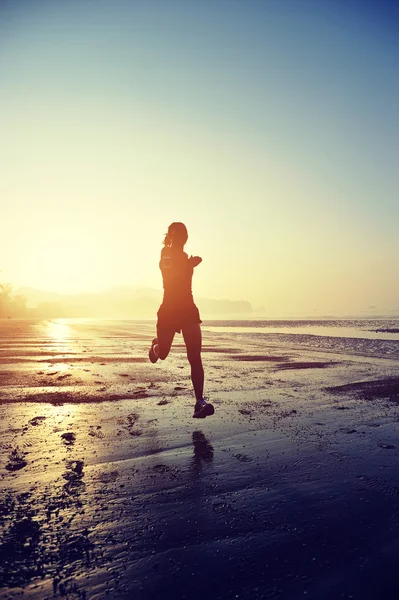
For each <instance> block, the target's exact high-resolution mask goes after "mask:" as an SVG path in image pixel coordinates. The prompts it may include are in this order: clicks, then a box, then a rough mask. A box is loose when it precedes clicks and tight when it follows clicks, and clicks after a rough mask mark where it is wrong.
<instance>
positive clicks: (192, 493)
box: [0, 321, 399, 600]
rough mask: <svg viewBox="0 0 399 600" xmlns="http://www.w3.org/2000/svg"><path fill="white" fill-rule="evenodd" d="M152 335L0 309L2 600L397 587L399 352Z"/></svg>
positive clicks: (297, 593) (213, 335) (304, 593)
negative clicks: (201, 390)
mask: <svg viewBox="0 0 399 600" xmlns="http://www.w3.org/2000/svg"><path fill="white" fill-rule="evenodd" d="M153 332H154V325H153V324H151V323H138V322H136V323H135V322H132V321H130V322H129V321H125V322H122V321H121V322H112V321H107V322H105V321H104V322H85V321H81V322H77V321H74V322H72V323H70V324H68V322H62V321H59V322H51V321H47V322H46V321H41V322H30V321H0V418H1V421H0V431H1V435H0V444H1V457H0V477H1V487H0V535H1V541H0V543H1V546H0V598H20V597H24V598H32V599H40V600H42V599H45V598H54V597H63V598H71V599H75V598H76V599H101V598H117V599H130V598H134V599H150V598H151V599H153V598H162V599H163V600H164V599H166V598H175V599H179V598H182V599H183V598H187V599H190V600H193V599H197V598H198V599H200V598H201V599H203V598H204V597H205V598H208V599H217V598H220V599H222V600H223V599H230V598H248V599H261V598H262V599H263V598H265V599H267V600H274V599H276V600H277V599H296V598H307V599H312V600H319V599H321V598H323V599H327V600H336V599H337V598H347V599H349V598H359V599H360V598H361V599H377V598H378V599H379V598H396V596H397V576H396V575H397V567H398V566H399V536H398V533H399V531H398V526H399V510H398V503H399V468H398V455H399V407H398V403H399V377H398V367H399V355H398V354H395V348H394V346H392V352H390V353H389V354H387V356H384V354H380V355H378V356H376V355H373V354H371V353H370V352H369V351H368V349H367V346H366V345H365V343H363V341H362V340H360V342H359V340H357V341H356V340H354V341H353V343H352V344H351V343H350V342H349V341H348V340H346V341H345V342H343V343H342V344H341V345H340V346H339V348H338V350H337V347H334V348H333V347H332V346H331V344H330V342H329V341H328V340H326V341H325V342H323V339H322V338H320V340H318V342H317V344H315V343H314V344H313V345H310V344H309V340H307V339H305V338H304V339H303V340H301V339H300V336H296V337H295V336H292V337H290V336H289V335H287V336H280V337H279V336H261V335H260V336H256V335H252V336H251V335H247V334H245V333H242V334H234V333H231V332H226V333H223V332H215V331H206V327H204V340H203V341H204V352H203V359H204V367H205V375H206V392H207V394H208V396H209V399H210V401H212V403H213V404H214V406H215V410H216V412H215V415H214V416H212V417H208V418H206V419H201V420H194V419H193V418H192V412H193V404H194V402H193V394H192V389H191V382H190V378H189V367H188V364H187V360H186V358H185V351H184V346H183V345H182V338H181V336H176V339H175V345H174V347H173V349H172V352H171V355H170V357H169V358H168V359H167V361H165V362H160V361H159V362H158V363H157V364H156V365H152V364H151V363H149V361H148V359H147V349H148V346H149V343H150V341H151V339H152V337H153ZM388 343H389V342H388Z"/></svg>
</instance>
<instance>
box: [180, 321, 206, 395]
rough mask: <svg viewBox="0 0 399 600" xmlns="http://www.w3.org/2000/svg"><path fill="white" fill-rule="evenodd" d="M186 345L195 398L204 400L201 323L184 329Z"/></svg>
mask: <svg viewBox="0 0 399 600" xmlns="http://www.w3.org/2000/svg"><path fill="white" fill-rule="evenodd" d="M182 333H183V338H184V343H185V344H186V349H187V358H188V361H189V363H190V366H191V381H192V382H193V387H194V392H195V397H196V399H197V400H200V399H201V398H202V395H203V393H204V368H203V366H202V359H201V344H202V334H201V327H200V324H199V323H195V325H189V326H188V327H183V329H182Z"/></svg>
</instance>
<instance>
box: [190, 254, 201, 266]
mask: <svg viewBox="0 0 399 600" xmlns="http://www.w3.org/2000/svg"><path fill="white" fill-rule="evenodd" d="M188 260H189V262H190V264H191V266H192V267H197V266H198V265H199V264H200V263H202V258H201V257H200V256H190V258H189V259H188Z"/></svg>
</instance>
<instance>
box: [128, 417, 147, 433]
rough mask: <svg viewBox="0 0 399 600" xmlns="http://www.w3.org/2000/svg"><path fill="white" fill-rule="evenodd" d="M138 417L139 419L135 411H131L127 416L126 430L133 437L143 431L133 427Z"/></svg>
mask: <svg viewBox="0 0 399 600" xmlns="http://www.w3.org/2000/svg"><path fill="white" fill-rule="evenodd" d="M139 419H140V415H138V414H137V413H131V414H130V415H128V416H127V422H128V426H127V430H128V432H129V434H130V435H132V436H134V437H136V436H139V435H142V433H143V432H142V430H141V429H138V428H137V427H134V426H135V424H136V423H137V421H138V420H139Z"/></svg>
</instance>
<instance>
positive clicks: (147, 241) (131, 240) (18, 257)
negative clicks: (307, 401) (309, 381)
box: [0, 0, 399, 314]
mask: <svg viewBox="0 0 399 600" xmlns="http://www.w3.org/2000/svg"><path fill="white" fill-rule="evenodd" d="M398 15H399V9H398V7H397V6H395V5H393V4H392V3H391V2H386V1H381V2H378V3H377V2H372V1H371V2H361V1H360V0H347V1H346V2H336V1H335V0H325V2H318V1H317V0H286V1H285V2H283V3H281V2H279V1H277V0H270V1H269V2H258V1H255V0H250V1H249V2H231V3H226V2H225V1H224V0H215V1H214V2H212V3H211V2H206V1H205V2H190V1H187V2H182V1H179V0H171V1H170V2H168V3H163V2H161V1H160V0H152V1H149V2H145V1H144V0H137V1H136V2H134V3H128V2H124V1H123V0H114V1H113V2H112V3H107V2H94V0H79V1H78V0H71V1H69V2H57V3H53V2H49V1H48V0H37V1H35V2H32V3H26V2H23V1H18V0H17V1H16V2H13V3H1V5H0V34H1V39H0V75H1V77H0V108H1V112H0V124H1V129H2V139H1V141H0V155H1V158H2V167H3V169H2V170H3V175H2V178H1V180H0V197H1V198H2V199H3V211H2V214H1V223H2V227H1V236H0V256H1V259H0V270H1V272H0V283H1V282H10V283H11V284H12V285H13V287H14V289H18V288H21V287H34V288H37V289H44V290H54V291H55V292H59V293H69V294H76V293H79V292H82V293H98V292H100V291H101V290H107V289H110V288H113V287H117V286H127V287H134V288H137V287H148V288H155V289H161V287H162V282H161V275H160V272H159V268H158V261H159V253H160V250H161V247H162V240H163V237H164V234H165V232H166V229H167V227H168V225H169V224H170V223H171V222H172V221H183V222H184V223H186V225H187V228H188V232H189V240H188V243H187V246H186V250H187V252H188V254H195V255H200V256H201V257H202V258H203V262H202V264H201V265H200V266H198V267H197V268H196V270H195V275H194V280H193V290H194V296H195V298H196V297H203V298H227V299H229V300H232V301H238V300H247V301H248V302H250V303H251V304H252V305H253V306H254V307H260V306H263V307H264V308H265V311H266V312H267V313H268V314H283V313H296V314H303V313H308V314H312V313H315V314H355V313H362V312H367V311H368V310H374V308H372V307H375V310H376V311H377V312H378V311H382V312H390V311H398V310H399V277H398V262H399V236H398V235H397V225H398V222H399V203H398V201H397V192H398V189H399V170H398V164H399V162H398V159H399V146H398V139H399V35H398V33H399V20H398Z"/></svg>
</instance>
